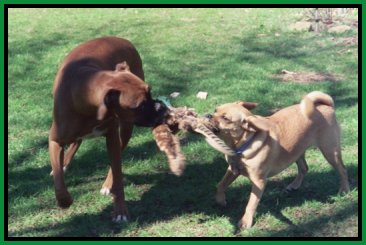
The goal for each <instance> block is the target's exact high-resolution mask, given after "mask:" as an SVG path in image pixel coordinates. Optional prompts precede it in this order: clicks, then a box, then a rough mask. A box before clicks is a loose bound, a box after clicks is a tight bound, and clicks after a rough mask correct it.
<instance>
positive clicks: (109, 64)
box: [53, 37, 144, 94]
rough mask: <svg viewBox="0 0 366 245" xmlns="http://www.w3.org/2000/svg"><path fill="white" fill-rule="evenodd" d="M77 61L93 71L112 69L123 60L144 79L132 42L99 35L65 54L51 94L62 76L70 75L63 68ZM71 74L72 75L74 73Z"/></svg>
mask: <svg viewBox="0 0 366 245" xmlns="http://www.w3.org/2000/svg"><path fill="white" fill-rule="evenodd" d="M77 61H80V62H84V63H85V64H86V65H85V66H86V67H87V68H89V69H90V68H93V69H95V71H98V70H114V69H115V67H116V64H118V63H121V62H124V61H125V62H127V64H128V65H129V67H130V70H131V72H132V73H133V74H135V75H136V76H138V77H139V78H140V79H141V80H143V81H144V72H143V69H142V61H141V58H140V55H139V54H138V52H137V50H136V49H135V47H134V46H133V45H132V43H131V42H130V41H128V40H126V39H123V38H118V37H101V38H97V39H93V40H90V41H88V42H85V43H83V44H81V45H79V46H77V47H76V48H74V49H73V50H72V51H71V52H70V53H69V54H68V55H67V56H66V58H65V59H64V61H63V63H62V64H61V66H60V69H59V70H58V73H57V75H56V79H55V81H54V84H53V94H54V93H55V90H56V88H57V87H58V85H59V83H61V82H62V80H63V77H64V76H68V75H70V74H65V69H64V68H65V67H68V65H69V64H70V62H77ZM94 61H98V62H94ZM78 67H80V66H78ZM72 75H73V76H74V74H72Z"/></svg>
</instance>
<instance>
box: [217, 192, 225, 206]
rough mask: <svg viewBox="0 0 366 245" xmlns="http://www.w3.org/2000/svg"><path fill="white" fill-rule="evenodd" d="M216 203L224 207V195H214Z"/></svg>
mask: <svg viewBox="0 0 366 245" xmlns="http://www.w3.org/2000/svg"><path fill="white" fill-rule="evenodd" d="M215 198H216V203H217V204H219V205H220V206H222V207H225V206H226V197H225V194H219V193H218V194H216V197H215Z"/></svg>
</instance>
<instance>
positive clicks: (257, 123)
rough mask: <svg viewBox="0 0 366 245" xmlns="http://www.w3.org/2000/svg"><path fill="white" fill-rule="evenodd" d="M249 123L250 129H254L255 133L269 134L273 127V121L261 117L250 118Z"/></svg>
mask: <svg viewBox="0 0 366 245" xmlns="http://www.w3.org/2000/svg"><path fill="white" fill-rule="evenodd" d="M247 123H248V126H249V128H252V129H254V131H265V132H268V131H269V130H270V128H271V127H272V126H273V124H272V122H271V121H269V120H268V119H266V118H264V117H261V116H250V117H248V118H247ZM250 131H251V130H250ZM252 131H253V130H252Z"/></svg>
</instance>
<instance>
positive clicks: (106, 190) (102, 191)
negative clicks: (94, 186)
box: [100, 187, 111, 196]
mask: <svg viewBox="0 0 366 245" xmlns="http://www.w3.org/2000/svg"><path fill="white" fill-rule="evenodd" d="M100 194H101V195H105V196H108V195H109V194H111V189H110V188H107V187H102V189H100Z"/></svg>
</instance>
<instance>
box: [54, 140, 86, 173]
mask: <svg viewBox="0 0 366 245" xmlns="http://www.w3.org/2000/svg"><path fill="white" fill-rule="evenodd" d="M81 142H82V140H78V141H75V142H73V143H71V144H70V146H69V148H68V149H67V151H66V153H65V157H64V164H63V171H64V172H65V171H66V169H67V166H69V164H70V162H71V160H72V158H73V157H74V155H75V153H76V152H77V150H78V149H79V147H80V145H81ZM50 175H51V176H52V175H53V171H51V173H50Z"/></svg>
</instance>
